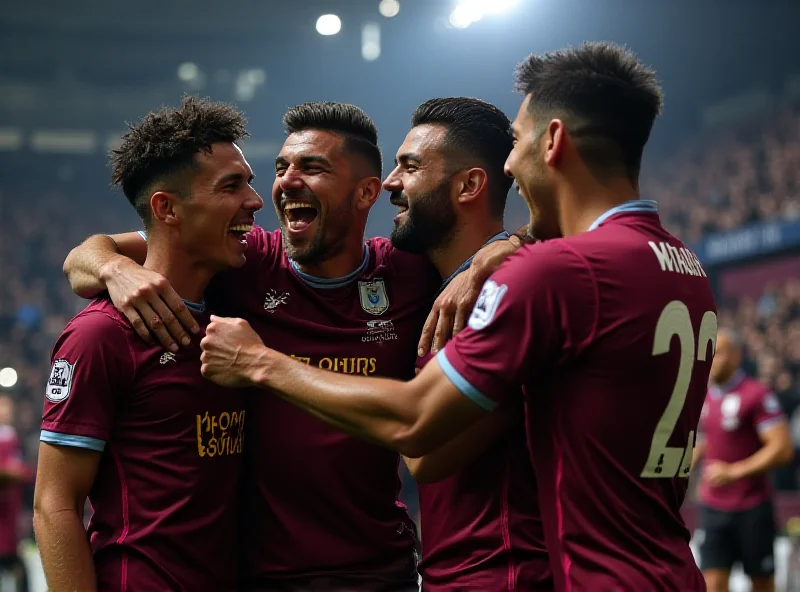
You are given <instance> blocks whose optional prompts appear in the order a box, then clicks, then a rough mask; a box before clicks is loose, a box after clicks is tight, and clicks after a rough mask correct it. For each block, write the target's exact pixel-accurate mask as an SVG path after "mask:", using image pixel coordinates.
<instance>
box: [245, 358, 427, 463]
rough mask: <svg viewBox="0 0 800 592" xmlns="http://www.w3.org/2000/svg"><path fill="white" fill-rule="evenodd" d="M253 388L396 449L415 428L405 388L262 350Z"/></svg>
mask: <svg viewBox="0 0 800 592" xmlns="http://www.w3.org/2000/svg"><path fill="white" fill-rule="evenodd" d="M261 360H262V363H261V365H260V372H259V374H258V377H257V379H256V381H255V382H256V384H257V385H258V386H259V387H261V388H265V389H268V390H271V391H274V392H275V393H276V394H277V395H279V396H280V397H282V398H284V399H285V400H287V401H288V402H290V403H292V404H293V405H296V406H297V407H299V408H301V409H303V410H304V411H306V412H309V413H311V414H312V415H314V416H316V417H318V418H319V419H321V420H323V421H325V422H326V423H329V424H331V425H334V426H335V427H337V428H339V429H341V430H343V431H345V432H347V433H350V434H353V435H355V436H358V437H360V438H366V439H369V440H372V441H375V442H380V443H382V444H384V445H386V446H389V447H391V448H394V449H397V442H398V439H400V438H402V435H403V434H404V433H405V432H406V431H407V430H408V429H409V427H410V426H411V425H413V423H414V412H413V409H412V408H413V403H412V401H410V400H409V397H408V395H407V394H405V393H404V392H403V391H404V390H405V389H404V387H405V386H406V383H403V382H401V381H397V380H390V379H387V378H372V377H369V378H365V377H352V376H349V375H346V374H337V373H334V372H329V371H325V370H321V369H319V368H313V367H311V366H308V365H307V364H303V363H301V362H298V361H296V360H293V359H291V358H289V357H288V356H284V355H282V354H279V353H277V352H274V351H272V350H268V349H267V348H264V350H263V352H262V354H261Z"/></svg>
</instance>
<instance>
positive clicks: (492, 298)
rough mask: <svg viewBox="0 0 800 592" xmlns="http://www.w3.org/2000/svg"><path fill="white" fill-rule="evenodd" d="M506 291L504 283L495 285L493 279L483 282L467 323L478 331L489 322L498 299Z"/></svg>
mask: <svg viewBox="0 0 800 592" xmlns="http://www.w3.org/2000/svg"><path fill="white" fill-rule="evenodd" d="M507 291H508V286H506V285H505V284H502V285H497V282H495V281H494V280H488V281H487V282H486V283H485V284H483V288H482V289H481V293H480V294H479V295H478V301H477V302H476V303H475V308H473V309H472V314H471V315H470V316H469V321H468V323H467V324H468V325H469V326H470V327H471V328H472V329H474V330H475V331H478V330H480V329H483V328H484V327H486V326H487V325H488V324H489V323H491V322H492V319H494V315H495V313H496V312H497V307H498V306H500V301H501V300H502V299H503V296H505V294H506V292H507Z"/></svg>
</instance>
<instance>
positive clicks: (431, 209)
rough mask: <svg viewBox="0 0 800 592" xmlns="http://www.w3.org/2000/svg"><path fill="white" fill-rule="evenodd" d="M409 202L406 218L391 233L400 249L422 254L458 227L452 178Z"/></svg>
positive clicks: (441, 241) (393, 240)
mask: <svg viewBox="0 0 800 592" xmlns="http://www.w3.org/2000/svg"><path fill="white" fill-rule="evenodd" d="M403 197H404V198H405V199H406V203H408V206H409V207H408V213H407V214H406V216H405V219H404V220H402V221H401V222H400V223H398V224H396V225H395V227H394V228H393V229H392V234H391V236H390V238H391V241H392V245H393V246H394V247H396V248H398V249H400V250H401V251H406V252H407V253H414V254H418V255H422V254H425V253H428V252H430V251H432V250H435V249H438V248H440V247H441V246H443V245H445V244H447V243H448V242H449V240H450V238H451V237H452V235H453V232H454V231H455V227H456V211H455V209H454V208H453V204H452V203H450V179H447V180H445V181H443V182H442V183H441V184H440V185H439V186H437V187H435V188H434V189H432V190H431V191H427V192H425V193H423V194H421V195H419V196H417V197H416V198H414V199H413V200H409V199H408V196H407V195H405V194H403Z"/></svg>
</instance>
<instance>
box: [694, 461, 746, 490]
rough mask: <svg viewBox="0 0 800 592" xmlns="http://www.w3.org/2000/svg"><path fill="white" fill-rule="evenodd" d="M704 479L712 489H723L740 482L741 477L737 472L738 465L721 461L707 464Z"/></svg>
mask: <svg viewBox="0 0 800 592" xmlns="http://www.w3.org/2000/svg"><path fill="white" fill-rule="evenodd" d="M703 479H704V480H705V481H706V482H707V483H708V484H709V485H710V486H711V487H722V486H724V485H728V484H729V483H733V482H734V481H738V480H739V479H740V476H739V474H738V473H737V471H736V465H734V464H730V463H726V462H722V461H721V460H712V461H709V462H708V463H707V464H706V466H705V469H704V470H703Z"/></svg>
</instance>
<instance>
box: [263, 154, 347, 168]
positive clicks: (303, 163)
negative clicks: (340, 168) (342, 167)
mask: <svg viewBox="0 0 800 592" xmlns="http://www.w3.org/2000/svg"><path fill="white" fill-rule="evenodd" d="M289 164H290V163H289V161H288V160H287V159H286V158H284V157H283V156H278V157H277V158H276V159H275V166H276V167H278V166H285V167H288V166H289ZM298 164H299V166H300V168H304V167H307V166H309V165H312V164H321V165H322V166H324V167H326V168H329V169H330V168H333V165H331V162H330V161H329V160H328V159H327V158H325V157H324V156H318V155H315V154H309V155H308V156H301V157H300V158H298Z"/></svg>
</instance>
